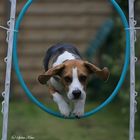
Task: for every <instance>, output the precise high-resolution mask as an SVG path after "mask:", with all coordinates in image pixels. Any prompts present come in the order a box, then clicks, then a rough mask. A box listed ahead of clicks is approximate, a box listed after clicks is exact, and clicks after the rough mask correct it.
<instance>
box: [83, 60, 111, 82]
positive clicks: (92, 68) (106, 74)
mask: <svg viewBox="0 0 140 140" xmlns="http://www.w3.org/2000/svg"><path fill="white" fill-rule="evenodd" d="M84 65H85V66H86V68H87V69H88V71H89V72H90V73H93V72H94V73H95V74H97V75H98V76H99V77H100V78H102V79H103V80H104V81H107V80H108V78H109V75H110V72H109V70H108V68H107V67H104V68H103V69H100V68H99V67H97V66H95V65H94V64H92V63H89V62H87V61H85V62H84Z"/></svg>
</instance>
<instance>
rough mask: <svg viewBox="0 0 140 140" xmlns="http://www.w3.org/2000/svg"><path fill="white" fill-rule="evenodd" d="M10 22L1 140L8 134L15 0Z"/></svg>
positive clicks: (5, 138)
mask: <svg viewBox="0 0 140 140" xmlns="http://www.w3.org/2000/svg"><path fill="white" fill-rule="evenodd" d="M10 3H11V10H10V20H9V21H8V22H7V24H8V27H9V30H7V38H6V41H7V43H8V50H7V56H6V58H5V59H4V60H5V63H6V77H5V90H4V92H3V93H2V96H3V98H4V101H3V102H2V114H3V126H2V140H7V134H8V113H9V95H10V81H11V67H12V52H13V39H14V26H15V14H16V0H10Z"/></svg>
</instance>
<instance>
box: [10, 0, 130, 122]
mask: <svg viewBox="0 0 140 140" xmlns="http://www.w3.org/2000/svg"><path fill="white" fill-rule="evenodd" d="M32 2H33V0H28V1H27V3H26V4H25V5H24V7H23V9H22V10H21V12H20V14H19V16H18V18H17V20H16V25H15V30H16V31H17V30H19V26H20V24H21V21H22V19H23V17H24V15H25V13H26V12H27V10H28V8H29V7H30V5H31V4H32ZM110 2H111V4H112V5H113V6H114V8H115V9H116V11H117V12H118V14H119V15H120V17H121V20H122V24H123V26H124V28H125V29H127V28H129V25H128V22H127V19H126V17H125V14H124V13H123V11H122V9H121V8H120V7H119V5H118V4H117V2H116V1H115V0H110ZM125 33H126V50H125V62H124V66H123V70H122V73H121V77H120V79H119V82H118V84H117V86H116V88H115V89H114V91H113V92H112V94H111V95H110V96H109V97H108V98H107V99H106V100H105V101H104V102H103V103H101V104H100V105H99V106H97V107H96V108H95V109H92V110H91V111H89V112H87V113H85V114H84V116H82V117H81V118H85V117H88V116H91V115H93V114H95V113H97V112H98V111H100V110H101V109H102V108H103V107H105V106H106V105H108V104H109V103H110V102H111V101H112V100H113V98H114V97H115V96H116V95H117V93H118V91H119V90H120V88H121V86H122V84H123V82H124V79H125V76H126V73H127V69H128V66H129V59H130V32H129V30H125ZM17 39H18V33H17V32H15V34H14V45H13V61H14V68H15V72H16V75H17V78H18V80H19V82H20V84H21V86H22V88H23V89H24V91H25V93H26V95H27V96H28V97H29V98H30V100H31V101H32V102H33V103H35V104H36V105H37V106H38V107H39V108H41V109H42V110H43V111H45V112H47V113H49V114H51V115H54V116H56V117H59V118H64V119H75V117H68V118H65V117H63V116H62V115H61V114H60V113H57V112H54V111H53V110H51V109H49V108H47V107H46V106H45V105H43V104H42V103H41V102H40V101H38V100H37V99H36V98H35V97H34V96H33V95H32V93H31V92H30V90H29V89H28V87H27V86H26V84H25V82H24V80H23V77H22V74H21V72H20V69H19V65H18V57H17Z"/></svg>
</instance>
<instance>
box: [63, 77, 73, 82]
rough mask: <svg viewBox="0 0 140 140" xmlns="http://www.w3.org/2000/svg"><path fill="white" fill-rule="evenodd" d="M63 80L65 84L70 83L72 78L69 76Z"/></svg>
mask: <svg viewBox="0 0 140 140" xmlns="http://www.w3.org/2000/svg"><path fill="white" fill-rule="evenodd" d="M64 80H65V81H66V82H67V83H71V82H72V78H71V77H69V76H66V77H64Z"/></svg>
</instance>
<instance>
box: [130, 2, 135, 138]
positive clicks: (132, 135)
mask: <svg viewBox="0 0 140 140" xmlns="http://www.w3.org/2000/svg"><path fill="white" fill-rule="evenodd" d="M134 3H135V0H129V28H130V29H131V28H132V29H133V30H130V122H129V140H135V113H136V110H137V108H136V107H137V106H136V105H137V101H136V96H137V92H136V91H135V63H136V61H137V58H136V56H135V42H136V29H135V25H136V21H135V18H134V16H135V15H134Z"/></svg>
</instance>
